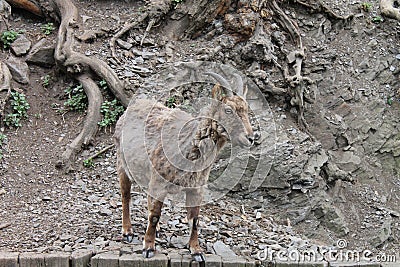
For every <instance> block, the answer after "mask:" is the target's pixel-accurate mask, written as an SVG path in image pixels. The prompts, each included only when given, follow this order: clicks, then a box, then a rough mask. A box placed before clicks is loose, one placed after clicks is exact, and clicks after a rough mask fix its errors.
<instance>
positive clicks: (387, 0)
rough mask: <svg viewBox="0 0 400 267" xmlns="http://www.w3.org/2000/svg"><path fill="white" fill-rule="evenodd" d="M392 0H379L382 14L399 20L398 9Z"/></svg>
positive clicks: (399, 10) (399, 12)
mask: <svg viewBox="0 0 400 267" xmlns="http://www.w3.org/2000/svg"><path fill="white" fill-rule="evenodd" d="M393 5H394V0H381V1H380V9H381V13H382V15H384V16H385V17H388V18H392V19H397V20H400V9H399V8H395V7H394V6H393Z"/></svg>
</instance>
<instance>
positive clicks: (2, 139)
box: [0, 133, 7, 159]
mask: <svg viewBox="0 0 400 267" xmlns="http://www.w3.org/2000/svg"><path fill="white" fill-rule="evenodd" d="M6 142H7V136H6V135H5V134H2V133H0V159H2V158H3V144H5V143H6Z"/></svg>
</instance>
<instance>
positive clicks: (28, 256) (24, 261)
mask: <svg viewBox="0 0 400 267" xmlns="http://www.w3.org/2000/svg"><path fill="white" fill-rule="evenodd" d="M44 266H45V261H44V255H43V254H38V253H35V252H23V253H21V254H19V267H44Z"/></svg>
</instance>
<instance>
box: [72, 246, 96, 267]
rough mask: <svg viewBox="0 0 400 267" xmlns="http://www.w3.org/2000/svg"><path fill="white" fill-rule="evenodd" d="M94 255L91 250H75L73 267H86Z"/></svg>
mask: <svg viewBox="0 0 400 267" xmlns="http://www.w3.org/2000/svg"><path fill="white" fill-rule="evenodd" d="M92 255H93V253H92V251H91V250H75V251H74V252H72V254H71V267H86V266H88V264H89V263H90V258H91V257H92Z"/></svg>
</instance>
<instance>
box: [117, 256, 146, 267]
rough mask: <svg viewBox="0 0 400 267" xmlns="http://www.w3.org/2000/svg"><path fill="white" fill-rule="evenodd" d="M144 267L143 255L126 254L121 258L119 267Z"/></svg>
mask: <svg viewBox="0 0 400 267" xmlns="http://www.w3.org/2000/svg"><path fill="white" fill-rule="evenodd" d="M128 266H129V267H143V256H142V254H124V255H122V256H121V257H119V267H128Z"/></svg>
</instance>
